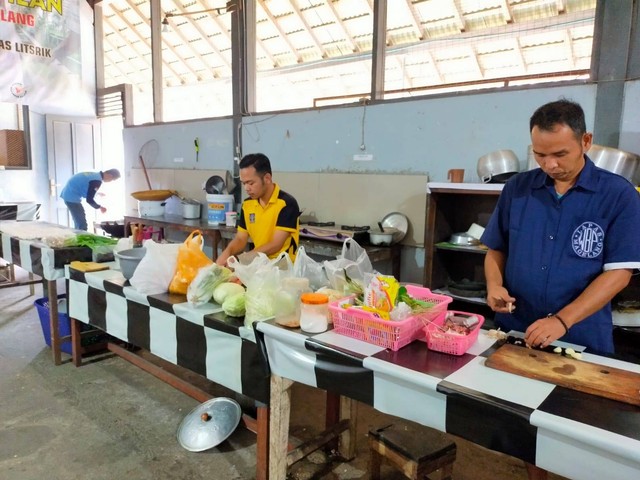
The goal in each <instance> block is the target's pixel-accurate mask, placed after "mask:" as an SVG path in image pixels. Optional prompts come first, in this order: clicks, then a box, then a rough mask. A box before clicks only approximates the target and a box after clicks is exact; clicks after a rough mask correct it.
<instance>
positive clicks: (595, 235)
mask: <svg viewBox="0 0 640 480" xmlns="http://www.w3.org/2000/svg"><path fill="white" fill-rule="evenodd" d="M585 160H586V164H585V167H584V168H583V169H582V171H581V172H580V174H579V177H578V180H577V182H576V183H575V185H574V186H573V187H571V188H570V189H569V190H568V191H567V192H566V193H565V194H564V195H563V196H562V197H560V198H558V195H557V194H556V191H555V188H554V182H553V179H552V178H550V177H549V176H547V174H545V173H544V172H543V171H542V170H541V169H539V168H537V169H534V170H530V171H528V172H523V173H520V174H518V175H516V176H514V177H513V178H511V179H510V181H509V182H507V184H506V185H505V187H504V190H503V191H502V194H501V195H500V198H499V200H498V204H497V206H496V209H495V211H494V212H493V214H492V216H491V219H490V220H489V224H488V225H487V228H486V229H485V232H484V234H483V235H482V242H483V243H484V244H485V245H487V246H488V247H489V248H491V249H492V250H498V251H500V252H502V253H503V254H505V255H506V265H505V272H504V276H505V284H504V287H505V288H506V289H507V291H508V292H509V293H510V294H511V296H512V297H514V298H515V299H516V306H517V308H516V310H515V311H514V312H513V313H512V314H504V313H496V317H495V319H496V323H497V324H498V325H499V326H500V328H502V329H503V330H506V331H509V330H518V331H521V332H524V331H525V330H526V329H527V327H528V326H529V325H530V324H532V323H533V322H534V321H536V320H538V319H539V318H542V317H545V316H547V315H548V314H550V313H555V312H558V311H560V310H561V309H562V308H563V307H565V306H566V305H567V304H569V303H571V302H572V301H574V300H575V299H576V298H577V297H578V296H579V295H580V294H581V293H582V292H583V291H584V290H585V289H586V288H587V286H588V285H589V284H590V283H591V282H592V281H593V280H594V279H595V278H596V277H597V276H598V275H600V274H601V273H602V272H603V271H606V270H614V269H636V268H640V196H639V195H638V192H637V191H636V190H635V189H634V188H633V186H632V185H631V183H629V182H628V181H627V180H626V179H625V178H623V177H621V176H619V175H616V174H614V173H611V172H609V171H607V170H603V169H601V168H598V167H596V166H595V165H594V164H593V162H592V161H591V160H590V159H589V158H588V157H587V156H586V155H585ZM562 340H564V341H567V342H571V343H576V344H579V345H583V346H586V347H589V348H590V349H593V350H596V351H598V352H602V353H610V352H613V324H612V317H611V304H610V303H608V304H607V305H606V306H605V307H603V308H602V309H601V310H599V311H598V312H596V313H594V314H593V315H591V316H589V317H587V318H585V319H584V320H582V321H581V322H579V323H577V324H575V325H574V326H573V327H571V329H570V330H569V333H567V334H566V335H564V336H563V337H562Z"/></svg>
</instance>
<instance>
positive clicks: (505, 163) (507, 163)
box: [477, 150, 520, 183]
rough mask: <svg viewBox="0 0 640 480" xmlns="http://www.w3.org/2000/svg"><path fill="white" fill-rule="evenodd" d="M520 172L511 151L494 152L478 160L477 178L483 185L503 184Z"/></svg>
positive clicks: (516, 159) (516, 160) (515, 157)
mask: <svg viewBox="0 0 640 480" xmlns="http://www.w3.org/2000/svg"><path fill="white" fill-rule="evenodd" d="M518 171H520V164H519V162H518V157H517V156H516V154H515V153H513V150H496V151H495V152H491V153H487V154H486V155H483V156H482V157H480V158H479V159H478V165H477V172H478V177H479V178H480V180H481V181H482V182H483V183H503V182H506V181H507V180H508V179H509V178H511V177H512V176H513V175H515V174H516V173H518Z"/></svg>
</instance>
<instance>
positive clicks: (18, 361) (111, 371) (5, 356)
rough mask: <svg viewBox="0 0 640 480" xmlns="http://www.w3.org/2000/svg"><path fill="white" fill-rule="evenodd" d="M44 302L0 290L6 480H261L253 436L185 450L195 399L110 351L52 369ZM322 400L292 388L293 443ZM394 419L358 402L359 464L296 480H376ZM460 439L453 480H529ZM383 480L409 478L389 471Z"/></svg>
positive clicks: (329, 463) (331, 464)
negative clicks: (377, 435)
mask: <svg viewBox="0 0 640 480" xmlns="http://www.w3.org/2000/svg"><path fill="white" fill-rule="evenodd" d="M60 287H63V283H61V284H60ZM41 296H43V295H42V288H41V287H40V286H39V285H37V286H36V293H35V295H34V296H29V288H28V287H26V286H21V287H15V288H6V289H0V406H1V407H0V479H2V480H41V479H46V480H75V479H83V480H84V479H91V480H101V479H105V480H106V479H109V480H111V479H116V478H128V479H133V480H146V479H149V480H151V479H157V480H163V479H176V480H199V479H203V480H204V479H207V480H212V479H215V480H217V479H220V480H233V479H251V478H255V435H254V434H253V433H251V432H249V431H247V430H246V429H244V428H243V427H239V428H238V429H237V430H236V431H235V432H234V433H233V434H232V435H231V437H230V438H229V439H228V440H227V441H225V442H223V443H222V444H221V445H220V446H219V447H217V448H214V449H211V450H208V451H205V452H201V453H192V452H188V451H186V450H185V449H183V448H182V447H181V446H180V445H179V444H178V442H177V440H176V431H177V428H178V426H179V425H180V423H181V422H182V420H183V418H184V417H185V416H186V415H187V414H188V413H189V412H190V411H191V410H192V409H193V408H195V407H196V406H197V405H198V403H197V402H196V401H195V400H193V399H192V398H190V397H188V396H186V395H184V394H183V393H181V392H179V391H177V390H175V389H173V388H172V387H170V386H168V385H166V384H164V383H163V382H161V381H159V380H157V379H156V378H155V377H153V376H151V375H149V374H147V373H145V372H143V371H142V370H139V369H138V368H137V367H135V366H133V365H131V364H129V363H128V362H126V361H124V360H122V359H120V358H118V357H114V356H109V355H104V356H101V357H100V358H99V359H97V360H96V361H92V362H88V363H87V364H86V365H84V366H83V367H81V368H75V367H74V366H73V365H72V364H71V363H69V358H70V357H69V356H68V355H66V354H63V361H64V363H63V365H61V366H59V367H55V366H54V365H53V363H52V361H51V351H50V349H49V348H48V347H46V345H45V343H44V340H43V336H42V330H41V327H40V323H39V320H38V316H37V312H36V310H35V308H34V306H33V301H34V300H35V299H36V298H40V297H41ZM218 390H219V392H220V395H226V396H229V395H230V393H229V392H228V391H224V390H223V389H221V388H219V389H218ZM322 395H323V392H321V391H317V390H315V389H313V388H309V387H305V386H303V385H296V386H295V387H294V390H293V406H294V410H293V412H292V417H291V435H292V437H293V438H294V441H295V440H304V439H307V438H309V436H310V435H312V434H313V433H315V432H318V431H319V430H320V429H321V428H322V409H321V408H320V406H319V405H320V403H321V401H322V398H323V397H322ZM392 421H393V417H389V416H387V415H384V414H381V413H379V412H376V411H375V410H373V409H371V408H370V407H368V406H366V405H360V407H359V411H358V430H359V435H358V456H357V458H356V459H354V460H353V461H351V462H348V463H347V462H340V461H339V460H337V459H331V458H328V457H327V456H326V455H325V454H324V452H322V451H317V452H315V453H313V454H311V455H310V456H309V457H307V458H306V459H304V460H302V461H300V462H298V463H297V464H295V465H293V466H292V467H291V469H290V473H289V477H290V478H291V479H295V480H307V479H319V480H337V479H340V480H349V479H362V480H367V479H369V478H370V475H369V473H368V468H367V466H368V447H367V439H366V432H367V431H368V430H369V429H370V428H371V427H373V426H380V425H387V424H389V423H391V422H392ZM452 438H453V437H452ZM453 439H454V440H455V441H456V443H457V445H458V457H457V461H456V463H455V466H454V475H453V478H454V479H456V480H502V479H504V480H519V479H523V480H524V479H526V473H525V470H524V466H523V464H522V462H521V461H519V460H517V459H514V458H511V457H507V456H505V455H501V454H498V453H495V452H492V451H489V450H485V449H483V448H481V447H478V446H476V445H474V444H471V443H469V442H466V441H465V440H462V439H460V438H453ZM382 478H383V479H385V480H399V479H402V478H404V477H403V476H402V475H400V474H399V473H398V472H396V471H394V470H393V469H391V468H390V467H387V466H384V467H383V471H382ZM559 478H560V477H557V476H553V475H551V476H550V479H552V480H553V479H559Z"/></svg>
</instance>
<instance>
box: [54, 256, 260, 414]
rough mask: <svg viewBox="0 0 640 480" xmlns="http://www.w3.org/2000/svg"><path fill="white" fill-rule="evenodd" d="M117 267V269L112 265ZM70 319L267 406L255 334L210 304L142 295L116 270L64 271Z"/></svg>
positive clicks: (163, 295) (172, 296)
mask: <svg viewBox="0 0 640 480" xmlns="http://www.w3.org/2000/svg"><path fill="white" fill-rule="evenodd" d="M110 265H111V266H115V264H110ZM66 277H67V279H68V308H69V316H70V317H71V318H74V319H76V320H79V321H81V322H83V323H87V324H91V325H93V326H95V327H98V328H99V329H101V330H103V331H105V332H107V333H109V334H110V335H112V336H114V337H116V338H119V339H120V340H123V341H126V342H129V343H132V344H134V345H136V346H138V347H141V348H144V349H145V350H148V351H150V352H151V353H153V354H154V355H157V356H159V357H160V358H163V359H164V360H167V361H168V362H171V363H173V364H175V365H179V366H182V367H185V368H187V369H189V370H191V371H193V372H196V373H198V374H200V375H203V376H205V377H206V378H208V379H209V380H212V381H214V382H216V383H218V384H220V385H223V386H225V387H227V388H230V389H231V390H234V391H235V392H238V393H242V394H244V395H247V396H248V397H251V398H253V399H254V400H258V401H259V402H262V403H264V404H267V403H268V402H269V373H268V369H267V366H266V362H265V361H264V356H263V355H261V354H260V352H259V351H258V345H257V344H256V342H255V337H254V332H253V330H251V329H248V328H245V327H244V326H243V325H242V319H237V318H233V317H227V316H226V315H225V314H224V313H223V312H222V311H221V309H220V307H219V306H217V305H214V304H212V303H210V304H206V305H203V306H201V307H192V306H190V305H189V304H188V303H187V301H186V296H184V295H172V294H169V293H164V294H160V295H143V294H141V293H139V292H138V291H137V290H136V289H134V288H133V287H131V286H130V285H129V282H128V281H127V280H125V278H124V277H123V276H122V274H121V273H120V271H119V270H114V269H110V270H103V271H100V272H92V273H84V272H80V271H78V270H74V269H71V268H69V267H67V274H66Z"/></svg>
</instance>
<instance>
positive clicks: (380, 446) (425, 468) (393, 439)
mask: <svg viewBox="0 0 640 480" xmlns="http://www.w3.org/2000/svg"><path fill="white" fill-rule="evenodd" d="M369 448H370V452H371V465H370V468H371V479H372V480H379V479H380V467H381V465H382V461H383V460H385V459H386V460H387V462H388V463H390V464H391V465H392V466H394V467H395V468H397V469H398V470H399V471H401V472H402V473H403V474H404V476H405V477H407V478H410V479H413V480H418V479H422V478H424V477H425V475H427V474H429V473H432V472H435V471H436V470H440V479H441V480H450V479H451V474H452V473H453V462H455V460H456V444H455V442H453V441H451V440H449V439H448V438H447V436H446V435H445V434H444V433H441V432H438V431H437V430H434V429H431V428H427V427H422V426H419V425H416V424H414V423H409V422H402V421H397V422H395V423H394V424H392V425H388V426H386V427H381V428H377V429H371V430H369Z"/></svg>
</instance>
